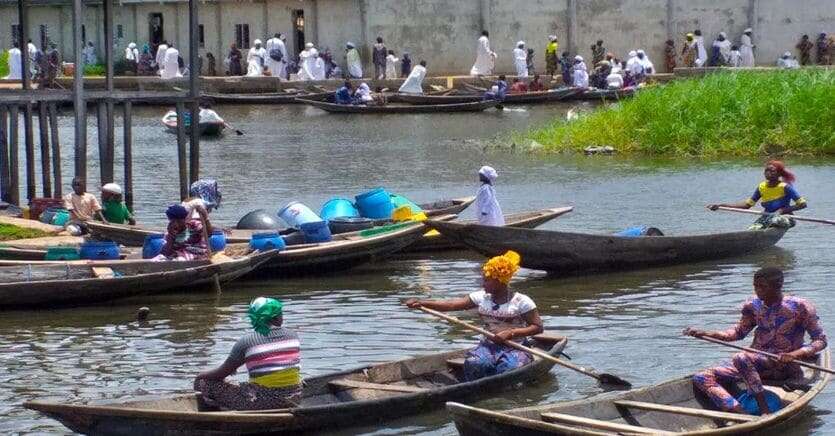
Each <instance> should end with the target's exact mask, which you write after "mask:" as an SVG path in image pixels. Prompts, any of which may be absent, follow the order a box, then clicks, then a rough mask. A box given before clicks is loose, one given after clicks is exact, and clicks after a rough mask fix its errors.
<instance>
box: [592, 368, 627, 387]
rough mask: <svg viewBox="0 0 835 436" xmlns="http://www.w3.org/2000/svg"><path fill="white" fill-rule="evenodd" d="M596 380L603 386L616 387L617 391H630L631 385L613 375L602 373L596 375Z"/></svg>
mask: <svg viewBox="0 0 835 436" xmlns="http://www.w3.org/2000/svg"><path fill="white" fill-rule="evenodd" d="M598 376H599V377H598V378H597V380H598V381H599V382H600V383H602V384H604V385H612V387H615V386H617V389H632V383H629V382H628V381H626V380H624V379H622V378H620V377H618V376H616V375H614V374H607V373H605V372H604V373H602V374H598Z"/></svg>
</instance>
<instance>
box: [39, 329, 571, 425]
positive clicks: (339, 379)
mask: <svg viewBox="0 0 835 436" xmlns="http://www.w3.org/2000/svg"><path fill="white" fill-rule="evenodd" d="M535 342H536V344H537V345H538V346H539V347H540V348H542V349H545V350H548V352H549V354H551V355H553V356H557V355H559V353H560V352H561V351H562V350H563V348H565V345H566V343H567V339H565V338H554V337H544V338H543V339H542V340H541V341H540V340H537V341H535ZM466 352H467V349H464V350H458V351H451V352H446V353H438V354H432V355H426V356H419V357H415V358H410V359H405V360H399V361H394V362H387V363H382V364H377V365H370V366H364V367H361V368H357V369H353V370H348V371H342V372H337V373H332V374H325V375H321V376H316V377H311V378H305V385H304V393H303V398H302V400H301V404H300V405H299V406H298V407H295V408H290V409H283V410H280V411H277V412H272V413H257V412H253V411H250V412H246V413H241V412H235V411H224V412H221V411H212V410H210V409H206V408H205V407H203V406H202V403H200V402H198V399H197V396H196V395H181V396H174V397H168V398H164V399H156V400H146V401H130V402H121V403H104V404H101V405H80V404H79V405H76V404H60V403H47V402H40V401H31V402H27V403H25V404H24V406H25V407H26V408H29V409H33V410H37V411H40V412H42V413H44V414H46V415H47V416H50V417H51V418H54V419H56V420H58V421H60V422H61V423H62V424H64V425H65V426H67V427H68V428H70V429H71V430H73V431H76V432H79V433H84V434H91V435H113V436H122V435H131V436H133V435H142V436H146V435H148V436H153V435H171V434H212V435H247V434H275V435H285V434H286V435H290V434H299V433H302V432H309V431H314V430H324V429H328V428H340V429H342V428H347V427H352V426H359V425H368V424H371V425H373V424H379V423H382V422H384V421H386V420H390V419H395V418H399V417H404V416H409V415H414V414H418V413H424V412H426V411H429V410H432V409H436V408H440V407H443V405H444V402H445V401H448V400H453V399H454V400H459V401H469V400H477V399H480V398H485V397H487V396H489V395H490V394H492V393H495V392H501V391H507V390H512V389H516V388H517V387H518V386H519V384H522V383H532V382H535V381H536V380H538V379H540V378H542V377H544V376H545V375H546V374H547V373H548V371H549V370H550V369H551V367H552V366H553V365H554V364H553V363H551V362H548V361H545V360H542V359H541V358H538V357H536V358H535V360H534V361H533V362H532V363H530V364H528V365H526V366H523V367H521V368H517V369H515V370H512V371H508V372H506V373H503V374H499V375H494V376H490V377H485V378H482V379H479V380H475V381H470V382H466V381H463V375H462V366H463V365H462V363H463V358H464V356H465V354H466Z"/></svg>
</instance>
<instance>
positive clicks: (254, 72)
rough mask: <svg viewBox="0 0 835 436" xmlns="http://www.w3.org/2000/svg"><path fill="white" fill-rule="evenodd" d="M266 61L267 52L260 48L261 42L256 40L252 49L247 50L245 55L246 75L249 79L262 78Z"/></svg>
mask: <svg viewBox="0 0 835 436" xmlns="http://www.w3.org/2000/svg"><path fill="white" fill-rule="evenodd" d="M266 60H267V50H265V49H264V48H263V47H261V40H260V39H256V40H255V42H254V43H253V47H252V48H251V49H249V53H247V55H246V75H247V76H249V77H260V76H263V75H264V65H266Z"/></svg>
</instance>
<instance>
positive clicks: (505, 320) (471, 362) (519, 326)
mask: <svg viewBox="0 0 835 436" xmlns="http://www.w3.org/2000/svg"><path fill="white" fill-rule="evenodd" d="M520 260H521V259H520V258H519V254H517V253H516V252H514V251H508V252H507V253H505V254H504V255H502V256H496V257H494V258H492V259H490V260H488V261H487V263H485V264H484V266H483V267H482V274H483V276H482V277H483V286H484V290H483V291H476V292H473V293H471V294H470V295H468V296H466V297H461V298H455V299H449V300H418V299H410V300H407V301H406V305H407V306H408V307H410V308H413V309H415V308H418V307H426V308H429V309H434V310H438V311H441V312H451V311H456V310H468V309H477V310H478V314H479V316H480V317H481V319H482V320H483V321H484V323H485V324H486V326H487V329H488V330H489V331H491V332H492V333H494V334H495V339H493V340H492V341H491V340H489V339H487V338H482V340H481V342H480V343H479V344H478V346H477V347H476V348H474V349H473V350H470V351H469V352H468V353H467V357H466V359H465V360H464V375H465V377H466V379H467V380H476V379H479V378H482V377H486V376H490V375H495V374H501V373H503V372H506V371H510V370H512V369H515V368H518V367H520V366H523V365H525V364H527V363H530V362H531V360H532V357H531V356H530V355H529V354H527V353H525V352H523V351H519V350H517V349H515V348H511V347H509V346H507V345H505V344H504V342H505V341H515V342H519V343H524V342H525V341H526V340H527V337H529V336H533V335H536V334H539V333H542V330H543V329H542V319H541V318H540V317H539V312H538V311H537V309H536V304H535V303H534V302H533V300H531V298H530V297H528V296H527V295H524V294H521V293H519V292H515V291H512V290H510V289H509V288H508V284H509V283H510V279H511V278H513V275H514V274H515V273H516V271H518V270H519V262H520Z"/></svg>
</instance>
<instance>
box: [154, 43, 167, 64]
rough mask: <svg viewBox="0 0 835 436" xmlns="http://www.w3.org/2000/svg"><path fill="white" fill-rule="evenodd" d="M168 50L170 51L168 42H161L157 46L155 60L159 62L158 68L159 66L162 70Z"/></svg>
mask: <svg viewBox="0 0 835 436" xmlns="http://www.w3.org/2000/svg"><path fill="white" fill-rule="evenodd" d="M166 51H168V45H166V44H160V45H159V47H157V56H156V58H155V59H154V62H156V63H157V68H159V69H160V70H162V64H163V62H165V52H166Z"/></svg>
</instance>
